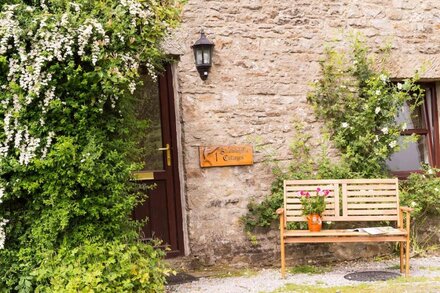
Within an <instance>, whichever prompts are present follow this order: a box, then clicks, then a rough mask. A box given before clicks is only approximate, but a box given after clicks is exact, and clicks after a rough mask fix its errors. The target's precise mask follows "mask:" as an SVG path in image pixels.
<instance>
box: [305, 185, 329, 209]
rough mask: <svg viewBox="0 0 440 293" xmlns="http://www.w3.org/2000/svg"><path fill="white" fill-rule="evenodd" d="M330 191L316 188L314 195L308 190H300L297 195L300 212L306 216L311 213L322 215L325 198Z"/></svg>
mask: <svg viewBox="0 0 440 293" xmlns="http://www.w3.org/2000/svg"><path fill="white" fill-rule="evenodd" d="M329 193H330V191H329V190H323V189H321V188H319V187H318V188H317V189H316V192H315V195H310V192H308V191H304V190H301V191H300V192H299V193H298V195H299V196H300V201H301V204H302V207H303V211H302V214H303V215H304V216H308V215H311V214H318V215H322V213H323V212H324V211H325V198H326V197H327V196H328V194H329Z"/></svg>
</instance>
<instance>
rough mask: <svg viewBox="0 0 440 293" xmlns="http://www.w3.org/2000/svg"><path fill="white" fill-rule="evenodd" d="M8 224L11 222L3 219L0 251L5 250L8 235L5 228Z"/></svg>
mask: <svg viewBox="0 0 440 293" xmlns="http://www.w3.org/2000/svg"><path fill="white" fill-rule="evenodd" d="M8 222H9V221H8V220H6V219H2V220H1V221H0V249H3V248H5V240H6V233H5V227H4V226H6V224H7V223H8Z"/></svg>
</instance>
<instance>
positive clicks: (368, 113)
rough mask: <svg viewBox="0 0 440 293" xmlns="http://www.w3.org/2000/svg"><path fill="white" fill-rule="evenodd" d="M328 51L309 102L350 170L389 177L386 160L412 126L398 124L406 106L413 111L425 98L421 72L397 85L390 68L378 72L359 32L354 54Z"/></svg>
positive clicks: (362, 174)
mask: <svg viewBox="0 0 440 293" xmlns="http://www.w3.org/2000/svg"><path fill="white" fill-rule="evenodd" d="M325 54H326V58H325V59H324V60H323V61H322V62H321V70H322V74H323V76H322V78H321V79H320V80H319V81H318V82H316V83H315V85H314V90H313V91H312V92H310V94H309V95H308V100H309V102H310V103H311V104H312V105H313V106H314V109H315V112H316V115H317V116H318V117H320V118H321V119H323V120H324V122H325V124H326V126H327V128H328V130H329V131H330V133H331V138H332V141H333V143H334V144H335V146H336V147H337V148H338V149H339V150H340V151H341V154H342V159H343V161H344V162H345V163H346V164H348V166H349V168H350V170H352V171H353V172H356V173H358V174H359V175H360V177H362V178H369V177H383V176H384V175H386V174H387V169H386V165H385V162H386V160H387V159H388V158H389V157H390V156H391V155H392V154H393V153H394V152H396V151H398V150H399V148H400V146H399V144H398V139H399V137H400V132H401V131H402V130H403V129H405V128H406V125H404V124H399V123H397V122H396V117H397V115H398V113H399V111H400V109H401V108H402V106H403V105H404V103H408V104H409V105H411V107H412V108H411V110H413V109H414V108H415V107H417V106H418V105H420V103H421V102H422V94H423V93H422V90H421V89H420V87H419V86H418V85H416V84H415V81H416V79H417V76H416V78H414V79H407V80H405V81H403V82H399V83H393V82H391V81H390V80H389V74H388V73H387V72H386V71H385V70H381V71H375V70H373V68H375V67H376V65H375V64H374V60H373V58H372V57H369V55H368V49H367V47H366V46H365V44H364V43H363V42H362V40H361V39H360V37H359V36H357V37H355V38H354V41H353V42H352V48H351V51H350V52H341V53H340V52H337V51H336V50H334V49H332V48H327V50H326V52H325ZM409 139H410V140H414V139H415V137H409Z"/></svg>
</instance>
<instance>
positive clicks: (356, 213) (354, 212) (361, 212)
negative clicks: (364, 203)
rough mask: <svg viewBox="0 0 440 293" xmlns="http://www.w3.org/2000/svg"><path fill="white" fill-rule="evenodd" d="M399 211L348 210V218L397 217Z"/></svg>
mask: <svg viewBox="0 0 440 293" xmlns="http://www.w3.org/2000/svg"><path fill="white" fill-rule="evenodd" d="M397 214H398V211H397V210H396V209H392V210H351V209H349V210H348V216H363V215H370V216H372V215H396V216H397Z"/></svg>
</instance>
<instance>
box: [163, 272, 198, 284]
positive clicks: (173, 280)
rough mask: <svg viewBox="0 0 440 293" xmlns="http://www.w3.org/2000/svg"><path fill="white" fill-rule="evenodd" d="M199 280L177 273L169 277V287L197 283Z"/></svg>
mask: <svg viewBox="0 0 440 293" xmlns="http://www.w3.org/2000/svg"><path fill="white" fill-rule="evenodd" d="M198 279H199V278H198V277H195V276H193V275H190V274H187V273H177V274H176V275H170V276H168V277H167V285H178V284H184V283H190V282H193V281H197V280H198Z"/></svg>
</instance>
